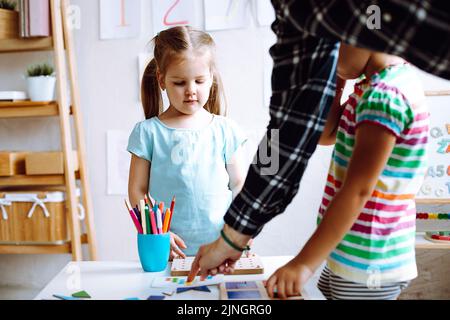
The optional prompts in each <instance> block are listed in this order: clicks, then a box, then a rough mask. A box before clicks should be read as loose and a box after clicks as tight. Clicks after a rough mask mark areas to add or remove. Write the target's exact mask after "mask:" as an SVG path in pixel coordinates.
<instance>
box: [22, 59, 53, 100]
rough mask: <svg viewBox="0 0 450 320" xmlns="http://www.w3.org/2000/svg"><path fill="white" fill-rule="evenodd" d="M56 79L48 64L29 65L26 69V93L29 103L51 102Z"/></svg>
mask: <svg viewBox="0 0 450 320" xmlns="http://www.w3.org/2000/svg"><path fill="white" fill-rule="evenodd" d="M55 83H56V77H55V75H54V69H53V67H52V66H51V65H50V64H48V63H42V64H36V65H31V66H29V67H28V69H27V91H28V97H29V98H30V100H31V101H51V100H53V97H54V94H55Z"/></svg>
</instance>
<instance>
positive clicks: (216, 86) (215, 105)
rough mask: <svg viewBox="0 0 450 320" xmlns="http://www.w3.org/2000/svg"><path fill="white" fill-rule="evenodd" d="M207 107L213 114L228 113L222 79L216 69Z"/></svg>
mask: <svg viewBox="0 0 450 320" xmlns="http://www.w3.org/2000/svg"><path fill="white" fill-rule="evenodd" d="M221 99H223V100H221ZM205 109H206V110H207V111H208V112H210V113H212V114H216V115H222V116H226V115H227V101H226V98H225V95H224V92H223V84H222V79H221V78H220V75H219V73H218V72H216V71H215V70H214V71H213V83H212V86H211V89H210V90H209V99H208V102H207V103H206V105H205Z"/></svg>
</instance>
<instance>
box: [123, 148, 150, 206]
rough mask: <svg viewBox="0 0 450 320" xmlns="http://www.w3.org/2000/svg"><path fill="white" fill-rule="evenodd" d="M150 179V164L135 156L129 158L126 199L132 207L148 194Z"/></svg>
mask: <svg viewBox="0 0 450 320" xmlns="http://www.w3.org/2000/svg"><path fill="white" fill-rule="evenodd" d="M149 178H150V162H149V161H147V160H145V159H142V158H139V157H137V156H135V155H134V154H133V155H132V156H131V164H130V174H129V177H128V197H129V199H130V203H131V205H132V206H133V207H135V206H136V205H138V204H139V200H141V199H144V195H145V194H147V192H148V181H149Z"/></svg>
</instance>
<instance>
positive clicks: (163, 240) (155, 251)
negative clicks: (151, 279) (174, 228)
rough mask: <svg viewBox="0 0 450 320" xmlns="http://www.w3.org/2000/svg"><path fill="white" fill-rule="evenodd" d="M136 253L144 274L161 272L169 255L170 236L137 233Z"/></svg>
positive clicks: (165, 234)
mask: <svg viewBox="0 0 450 320" xmlns="http://www.w3.org/2000/svg"><path fill="white" fill-rule="evenodd" d="M137 241H138V252H139V260H140V261H141V265H142V269H144V271H146V272H158V271H163V270H164V269H166V267H167V262H168V261H169V254H170V234H169V233H168V232H167V233H163V234H140V233H138V238H137Z"/></svg>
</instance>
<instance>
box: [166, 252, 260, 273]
mask: <svg viewBox="0 0 450 320" xmlns="http://www.w3.org/2000/svg"><path fill="white" fill-rule="evenodd" d="M193 262H194V257H187V258H186V259H173V262H172V267H171V270H170V275H171V276H187V275H188V274H189V271H190V270H191V266H192V263H193ZM262 273H264V267H263V264H262V261H261V259H260V258H259V257H258V256H257V255H256V254H253V253H248V254H244V255H242V257H241V258H240V259H239V260H238V261H237V262H236V266H235V269H234V272H233V273H232V274H233V275H236V274H262Z"/></svg>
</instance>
